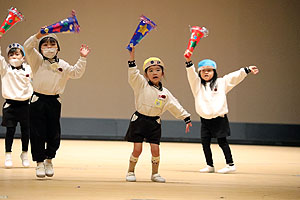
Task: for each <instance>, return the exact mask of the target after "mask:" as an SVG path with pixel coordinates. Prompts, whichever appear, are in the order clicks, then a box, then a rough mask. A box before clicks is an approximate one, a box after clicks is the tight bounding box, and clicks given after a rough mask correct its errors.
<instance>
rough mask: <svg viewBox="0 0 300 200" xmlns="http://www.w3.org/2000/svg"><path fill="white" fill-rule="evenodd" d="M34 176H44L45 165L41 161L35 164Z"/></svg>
mask: <svg viewBox="0 0 300 200" xmlns="http://www.w3.org/2000/svg"><path fill="white" fill-rule="evenodd" d="M35 170H36V176H37V177H39V178H44V177H45V176H46V174H45V166H44V163H43V162H38V163H37V166H36V169H35Z"/></svg>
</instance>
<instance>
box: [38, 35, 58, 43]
mask: <svg viewBox="0 0 300 200" xmlns="http://www.w3.org/2000/svg"><path fill="white" fill-rule="evenodd" d="M47 42H50V43H51V44H52V43H56V44H57V45H58V42H57V40H56V39H55V38H53V37H45V38H43V39H42V40H41V44H44V43H47Z"/></svg>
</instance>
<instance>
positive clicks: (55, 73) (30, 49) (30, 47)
mask: <svg viewBox="0 0 300 200" xmlns="http://www.w3.org/2000/svg"><path fill="white" fill-rule="evenodd" d="M37 47H38V39H37V38H36V36H35V35H33V36H31V37H30V38H28V39H27V40H26V41H25V43H24V48H25V52H26V57H27V60H28V63H29V64H30V66H31V68H32V71H33V74H34V79H33V90H34V91H35V92H38V93H41V94H46V95H56V94H62V93H63V92H64V89H65V87H66V84H67V81H68V80H69V79H70V78H71V79H77V78H80V77H81V76H82V75H83V74H84V72H85V68H86V58H84V57H80V58H79V59H78V61H77V63H76V64H75V65H74V66H71V65H70V64H69V63H67V62H66V61H64V60H62V59H59V62H58V63H55V64H51V63H50V62H49V61H48V60H44V59H43V56H42V55H41V54H40V53H39V52H38V51H37V49H36V48H37Z"/></svg>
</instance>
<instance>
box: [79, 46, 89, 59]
mask: <svg viewBox="0 0 300 200" xmlns="http://www.w3.org/2000/svg"><path fill="white" fill-rule="evenodd" d="M90 51H91V49H90V48H89V47H88V45H86V44H83V45H81V48H80V56H81V57H84V58H86V57H87V55H88V54H89V53H90Z"/></svg>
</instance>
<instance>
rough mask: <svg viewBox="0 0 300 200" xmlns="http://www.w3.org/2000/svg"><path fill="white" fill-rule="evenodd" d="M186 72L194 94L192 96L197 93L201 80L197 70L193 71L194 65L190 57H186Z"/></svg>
mask: <svg viewBox="0 0 300 200" xmlns="http://www.w3.org/2000/svg"><path fill="white" fill-rule="evenodd" d="M184 58H185V59H186V62H185V64H186V72H187V77H188V81H189V84H190V87H191V90H192V93H193V95H194V97H195V96H196V95H197V93H198V91H199V88H200V86H201V84H200V83H201V81H200V78H199V76H198V74H197V72H196V71H195V66H194V64H193V62H192V60H191V58H186V57H184Z"/></svg>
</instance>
